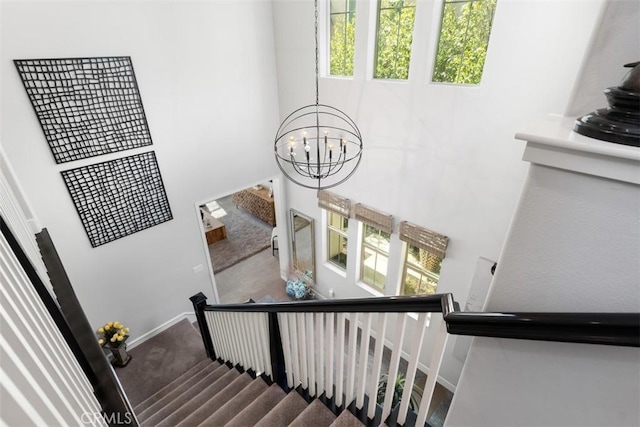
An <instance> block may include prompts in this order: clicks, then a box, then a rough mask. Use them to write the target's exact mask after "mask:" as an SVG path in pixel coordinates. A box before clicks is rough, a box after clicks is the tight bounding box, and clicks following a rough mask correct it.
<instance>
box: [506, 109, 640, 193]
mask: <svg viewBox="0 0 640 427" xmlns="http://www.w3.org/2000/svg"><path fill="white" fill-rule="evenodd" d="M574 122H575V118H572V117H561V116H548V117H546V118H545V119H542V120H540V121H538V122H537V123H535V124H534V125H533V126H531V127H529V128H527V129H525V130H523V131H521V132H518V133H516V139H521V140H523V141H527V146H526V148H525V151H524V155H523V157H522V158H523V160H526V161H528V162H531V163H535V164H539V165H544V166H551V167H554V168H559V169H565V170H569V171H574V172H580V173H585V174H588V175H595V176H600V177H603V178H609V179H615V180H617V181H624V182H630V183H633V184H639V185H640V148H638V147H631V146H628V145H622V144H614V143H612V142H606V141H601V140H598V139H594V138H589V137H586V136H583V135H580V134H579V133H577V132H574V131H573V123H574Z"/></svg>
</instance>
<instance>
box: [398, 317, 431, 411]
mask: <svg viewBox="0 0 640 427" xmlns="http://www.w3.org/2000/svg"><path fill="white" fill-rule="evenodd" d="M426 326H427V313H420V314H419V315H418V321H417V322H416V329H415V331H414V332H413V343H412V345H411V350H410V353H409V365H408V366H407V376H406V377H405V383H404V391H403V393H402V398H401V399H402V400H401V402H400V412H399V413H398V424H404V422H405V421H406V420H407V410H408V409H409V402H410V397H411V392H412V391H413V384H414V383H415V380H416V371H417V370H418V359H419V358H420V351H421V350H422V341H423V340H424V328H425V327H426Z"/></svg>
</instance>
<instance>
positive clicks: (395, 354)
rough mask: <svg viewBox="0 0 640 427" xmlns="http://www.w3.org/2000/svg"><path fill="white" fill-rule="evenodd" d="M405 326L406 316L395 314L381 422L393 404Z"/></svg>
mask: <svg viewBox="0 0 640 427" xmlns="http://www.w3.org/2000/svg"><path fill="white" fill-rule="evenodd" d="M406 324H407V315H406V314H405V313H397V315H396V328H395V332H394V335H393V336H394V338H395V342H394V343H393V350H392V351H391V362H390V363H389V376H388V378H387V388H386V390H385V396H384V405H382V421H384V420H386V419H387V417H388V416H389V414H390V413H391V404H392V402H393V390H394V387H395V383H396V377H397V376H398V366H399V365H400V356H401V355H402V341H403V339H404V328H405V326H406Z"/></svg>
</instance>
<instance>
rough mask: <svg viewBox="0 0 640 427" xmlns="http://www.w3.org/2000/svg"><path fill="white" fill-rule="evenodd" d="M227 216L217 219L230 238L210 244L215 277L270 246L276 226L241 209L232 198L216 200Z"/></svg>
mask: <svg viewBox="0 0 640 427" xmlns="http://www.w3.org/2000/svg"><path fill="white" fill-rule="evenodd" d="M217 202H218V205H219V206H220V207H221V208H222V209H224V212H226V214H225V215H224V216H220V217H218V220H219V221H221V222H222V223H223V224H224V225H225V227H226V229H227V238H226V239H224V240H220V241H218V242H215V243H213V244H211V245H209V255H210V258H211V266H212V267H213V272H214V273H215V274H217V273H219V272H221V271H223V270H225V269H227V268H229V267H230V266H232V265H234V264H237V263H238V262H240V261H242V260H244V259H247V258H249V257H250V256H252V255H255V254H257V253H258V252H260V251H262V250H263V249H266V248H270V247H271V232H272V231H273V227H272V226H271V225H269V224H267V223H266V222H264V221H261V220H259V219H258V218H256V217H254V216H253V215H251V214H249V213H247V212H245V211H243V210H242V209H238V208H237V207H236V206H235V205H234V204H233V202H232V200H231V196H227V197H223V198H222V199H219V200H217Z"/></svg>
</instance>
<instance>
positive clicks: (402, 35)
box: [374, 0, 416, 79]
mask: <svg viewBox="0 0 640 427" xmlns="http://www.w3.org/2000/svg"><path fill="white" fill-rule="evenodd" d="M378 5H379V6H378V25H377V34H376V59H375V64H376V66H375V71H374V77H375V78H378V79H407V78H408V77H409V61H410V59H411V43H412V40H413V23H414V20H415V10H416V9H415V1H402V0H397V1H390V0H381V1H380V2H379V3H378Z"/></svg>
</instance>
